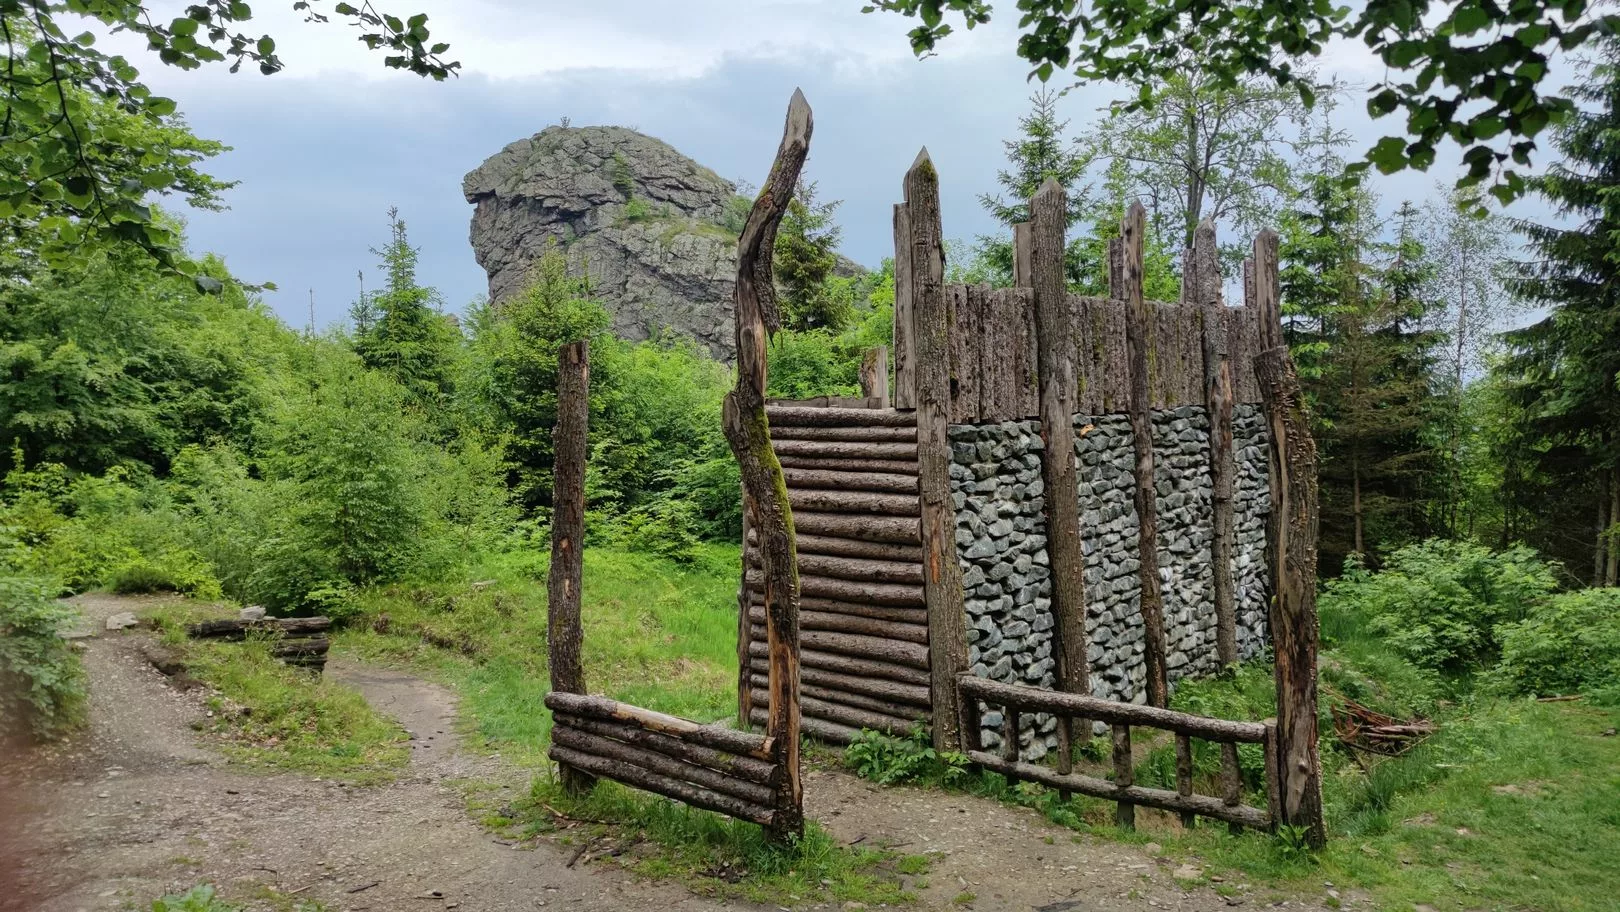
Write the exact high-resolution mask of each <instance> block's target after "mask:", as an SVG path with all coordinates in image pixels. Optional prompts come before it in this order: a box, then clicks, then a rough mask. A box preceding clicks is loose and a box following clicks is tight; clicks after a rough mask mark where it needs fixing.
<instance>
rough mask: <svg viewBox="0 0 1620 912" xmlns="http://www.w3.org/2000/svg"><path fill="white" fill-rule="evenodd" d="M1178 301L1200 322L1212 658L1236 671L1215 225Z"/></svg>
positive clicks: (1227, 384) (1228, 437)
mask: <svg viewBox="0 0 1620 912" xmlns="http://www.w3.org/2000/svg"><path fill="white" fill-rule="evenodd" d="M1182 299H1183V301H1184V302H1185V304H1186V306H1188V307H1192V308H1197V309H1198V312H1199V313H1200V314H1201V315H1202V316H1203V350H1204V352H1203V354H1204V412H1205V416H1206V417H1207V418H1208V419H1209V480H1210V488H1211V489H1212V497H1211V503H1210V515H1211V521H1210V526H1211V536H1212V537H1211V540H1210V546H1209V554H1210V565H1211V578H1212V580H1213V587H1214V598H1215V657H1216V659H1217V661H1218V662H1219V663H1220V665H1221V667H1222V668H1226V667H1228V666H1231V665H1236V664H1237V661H1238V648H1237V606H1236V601H1237V600H1236V589H1237V587H1236V583H1235V581H1234V580H1233V569H1232V555H1233V553H1234V552H1235V551H1236V548H1237V540H1236V532H1235V517H1234V514H1233V506H1232V484H1233V476H1234V475H1235V474H1236V471H1237V467H1236V466H1235V465H1234V464H1233V462H1232V359H1231V351H1230V348H1229V343H1228V341H1227V332H1226V328H1227V321H1226V313H1225V311H1226V307H1225V305H1224V304H1222V303H1221V275H1220V251H1219V249H1218V248H1217V247H1216V244H1215V223H1214V222H1212V221H1210V220H1209V219H1204V220H1203V221H1202V222H1200V223H1199V224H1198V229H1197V231H1195V232H1194V233H1193V246H1192V248H1191V249H1190V250H1188V251H1187V268H1186V269H1185V270H1184V271H1183V273H1182Z"/></svg>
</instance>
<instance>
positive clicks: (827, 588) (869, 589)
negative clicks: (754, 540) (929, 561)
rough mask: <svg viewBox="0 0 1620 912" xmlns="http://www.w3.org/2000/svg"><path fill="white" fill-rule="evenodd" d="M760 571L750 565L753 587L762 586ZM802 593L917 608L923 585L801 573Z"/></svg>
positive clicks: (748, 575) (746, 577)
mask: <svg viewBox="0 0 1620 912" xmlns="http://www.w3.org/2000/svg"><path fill="white" fill-rule="evenodd" d="M761 579H762V578H761V576H760V571H758V570H755V569H752V568H750V569H749V570H748V572H747V573H746V574H744V580H745V582H746V584H747V585H748V587H749V588H750V589H757V588H758V587H759V586H761V585H762V583H761ZM799 594H800V595H815V596H824V597H826V598H833V599H838V600H839V601H844V602H855V603H856V604H870V605H895V606H898V607H901V608H915V607H917V606H919V605H921V604H922V603H923V593H922V587H921V586H906V585H902V584H900V583H866V582H857V581H855V580H841V579H831V578H828V577H825V576H811V575H810V574H808V573H806V574H801V575H800V576H799Z"/></svg>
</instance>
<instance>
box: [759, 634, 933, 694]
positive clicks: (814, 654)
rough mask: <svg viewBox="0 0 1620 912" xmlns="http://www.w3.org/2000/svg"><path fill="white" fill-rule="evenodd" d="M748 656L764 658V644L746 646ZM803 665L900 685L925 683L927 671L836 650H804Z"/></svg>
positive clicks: (924, 685)
mask: <svg viewBox="0 0 1620 912" xmlns="http://www.w3.org/2000/svg"><path fill="white" fill-rule="evenodd" d="M748 655H749V656H750V658H758V657H764V656H765V655H766V650H765V644H764V643H750V644H749V645H748ZM800 655H801V657H802V658H803V664H804V667H806V668H820V669H822V670H823V671H836V672H840V673H842V674H855V675H866V676H869V677H873V678H879V679H882V680H887V681H898V682H900V683H902V684H916V685H918V686H921V687H927V686H928V680H929V679H928V670H927V668H926V667H921V666H917V665H912V664H902V663H899V662H894V661H890V660H888V659H884V658H876V659H873V658H866V657H863V656H861V655H845V654H843V653H837V652H821V651H817V650H810V649H806V650H804V652H802V653H801V654H800Z"/></svg>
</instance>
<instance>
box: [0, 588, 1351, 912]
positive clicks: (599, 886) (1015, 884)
mask: <svg viewBox="0 0 1620 912" xmlns="http://www.w3.org/2000/svg"><path fill="white" fill-rule="evenodd" d="M141 604H142V603H140V602H138V601H136V600H132V599H127V598H114V597H109V596H87V597H81V598H80V600H79V605H80V607H81V609H82V610H83V611H84V613H85V615H86V622H87V624H86V629H88V630H92V631H95V633H94V635H93V636H92V637H90V638H88V639H86V640H83V641H82V642H84V643H85V644H86V646H87V650H86V655H85V659H86V667H87V669H88V671H89V675H90V690H91V713H90V726H89V730H88V732H87V733H86V734H85V735H84V736H83V737H81V738H79V739H76V740H75V741H74V742H72V743H70V744H68V745H64V746H59V747H55V748H52V749H49V750H46V751H35V752H33V753H32V754H31V755H30V756H28V757H26V758H24V762H22V763H20V764H18V763H13V762H11V759H10V758H8V760H7V762H6V764H5V767H4V769H0V811H6V812H7V813H4V814H3V815H0V816H4V817H6V818H8V822H9V823H10V824H11V826H10V827H7V826H5V825H4V824H0V855H3V858H4V860H3V861H0V888H3V889H0V912H13V910H15V912H24V910H27V912H92V910H94V912H101V910H108V912H110V910H123V909H132V908H146V907H147V904H148V903H150V901H151V899H153V898H155V897H157V896H159V895H162V894H163V893H165V892H169V891H177V890H182V889H185V888H188V887H190V886H191V885H192V884H195V883H200V882H212V883H215V884H218V885H219V886H220V887H221V888H222V890H224V891H225V892H227V893H228V894H229V895H231V896H232V897H236V898H243V897H251V896H257V897H258V899H257V900H256V901H255V904H254V908H256V909H267V910H289V909H296V908H297V906H296V902H298V901H308V900H317V901H320V902H322V903H324V904H325V905H326V906H327V908H329V909H330V910H332V912H338V910H354V912H361V910H368V909H369V910H379V912H380V910H390V912H392V910H424V912H426V910H435V909H461V910H464V912H486V910H487V912H506V910H517V909H523V910H534V909H540V908H555V909H570V910H573V909H578V910H585V912H591V910H625V912H642V910H659V912H697V910H709V909H717V908H722V907H725V908H732V909H736V908H750V907H748V906H746V905H739V904H737V903H731V904H729V905H728V904H724V903H717V902H716V901H712V900H708V899H704V898H701V897H697V896H694V895H692V894H691V893H689V892H687V891H686V890H685V889H683V888H681V887H678V886H675V885H671V884H659V883H649V882H646V881H640V880H636V879H634V878H632V877H631V876H630V875H628V874H626V873H624V872H622V871H619V870H616V869H614V868H613V867H612V866H611V865H607V864H602V865H584V864H581V865H579V866H577V867H573V868H570V867H568V866H567V863H568V861H569V859H570V857H572V855H573V853H572V851H570V850H568V849H567V848H564V847H561V846H556V845H553V844H550V843H546V842H541V843H539V844H528V845H518V846H513V845H507V844H505V843H503V842H501V841H499V840H497V839H496V838H495V837H493V836H491V835H490V834H489V833H488V832H487V831H485V830H483V829H482V828H481V827H479V826H478V825H477V824H476V823H475V822H474V821H473V820H472V819H470V817H469V815H468V813H467V811H466V805H465V800H464V798H463V790H462V787H461V786H462V785H463V784H464V783H467V782H468V781H477V782H480V783H494V785H493V786H492V787H493V788H495V789H507V790H511V791H512V792H513V793H515V792H516V791H517V790H519V789H521V788H523V787H524V782H525V781H526V776H527V773H525V772H523V771H515V770H512V769H510V768H504V767H503V766H502V765H501V764H500V762H499V761H496V760H493V759H490V758H487V757H483V756H480V755H477V754H473V753H469V752H465V751H460V750H458V749H457V743H456V735H455V727H454V725H453V721H454V719H455V713H456V701H455V698H454V695H453V694H451V693H450V692H449V691H447V690H445V689H443V688H441V687H438V686H436V685H433V684H430V683H427V682H424V681H422V680H420V679H417V678H414V677H411V676H409V675H406V674H402V673H399V672H394V671H387V670H381V669H375V668H369V667H362V666H355V665H349V664H344V663H339V662H334V663H333V664H332V665H331V666H329V668H328V673H329V674H333V675H335V676H337V677H339V678H340V679H341V680H344V681H346V682H347V683H349V684H351V685H352V686H354V687H356V688H358V689H359V690H360V691H361V692H362V693H363V694H365V696H366V697H367V699H368V700H370V701H371V702H372V703H373V705H375V706H377V707H378V709H380V710H381V711H383V712H385V713H387V714H389V715H391V716H393V717H394V718H396V719H398V720H399V722H400V724H401V725H402V726H403V727H404V728H405V729H406V730H407V731H409V732H410V733H411V734H412V736H413V740H412V742H411V746H412V752H411V764H410V767H409V769H408V770H407V771H406V772H405V773H404V774H402V775H401V776H400V777H398V778H397V779H396V780H395V781H394V782H392V783H390V784H387V785H382V786H376V787H367V788H352V787H346V786H343V785H341V784H338V783H334V782H323V781H321V780H319V779H310V778H307V777H304V776H299V775H295V774H290V773H278V774H260V773H249V772H244V771H242V770H240V769H237V768H234V767H232V766H230V765H228V764H226V763H225V762H224V761H223V760H222V759H221V758H220V757H219V756H218V755H217V754H215V753H214V752H212V751H211V750H209V749H207V748H206V747H205V746H204V745H203V744H202V743H201V742H200V741H199V739H198V738H197V736H196V735H195V734H194V732H193V730H192V728H191V726H192V723H193V722H194V721H195V720H197V719H198V718H200V717H201V716H202V715H203V714H204V712H205V711H206V710H205V708H204V707H203V705H202V703H201V701H200V697H199V696H198V695H197V694H196V693H195V692H193V693H191V694H183V693H180V692H177V691H175V690H174V689H172V688H171V687H169V686H168V685H167V684H166V683H165V679H164V678H163V677H162V676H161V675H159V674H158V673H157V672H156V671H154V670H152V668H151V667H150V666H149V665H148V663H147V662H146V660H145V659H144V657H143V655H142V654H141V652H140V649H139V645H140V642H141V638H142V637H143V636H144V635H143V634H140V633H124V634H116V633H106V632H104V631H103V630H102V628H103V626H104V621H105V618H106V617H107V616H109V615H111V614H113V613H116V612H119V611H127V610H131V609H132V608H138V607H139V606H140V605H141ZM805 791H806V796H807V810H808V812H809V814H810V815H811V816H813V817H815V818H817V819H819V820H821V821H822V822H823V824H824V825H825V826H826V827H827V828H828V829H829V830H830V831H831V832H832V833H833V834H834V835H836V836H838V837H839V838H840V839H842V840H844V841H846V842H856V841H860V842H862V843H865V844H876V845H893V846H897V847H898V848H899V850H900V851H902V852H905V853H907V854H924V853H937V858H938V860H937V861H936V863H935V864H934V867H933V870H932V871H930V872H929V873H928V874H926V875H924V876H923V877H922V878H920V879H918V878H913V879H912V883H911V886H912V887H913V888H914V889H916V890H917V892H918V893H919V894H920V895H921V897H922V899H923V902H922V905H923V907H925V908H938V909H961V908H970V909H981V910H1002V909H1016V910H1036V912H1071V910H1072V912H1092V910H1096V912H1124V910H1131V912H1141V910H1150V909H1167V910H1182V912H1192V910H1224V909H1227V908H1229V906H1230V905H1232V904H1233V903H1230V902H1229V901H1228V900H1226V899H1224V898H1222V897H1221V896H1218V895H1217V894H1216V893H1215V891H1214V890H1213V889H1212V888H1211V887H1210V886H1207V885H1206V886H1201V887H1195V888H1192V889H1190V890H1189V889H1184V888H1183V886H1181V885H1180V884H1178V883H1177V881H1176V878H1175V875H1176V874H1178V873H1179V874H1180V875H1182V876H1183V877H1185V876H1189V875H1192V874H1193V873H1194V871H1193V870H1192V869H1187V868H1182V869H1180V870H1179V871H1178V870H1177V868H1176V867H1175V866H1173V865H1169V864H1167V863H1163V862H1161V861H1160V860H1156V859H1154V858H1153V857H1152V856H1151V855H1149V854H1147V853H1146V852H1145V851H1143V850H1141V849H1138V848H1136V847H1132V846H1125V845H1118V844H1113V843H1107V842H1104V841H1100V840H1092V839H1080V840H1078V841H1077V840H1075V839H1074V838H1073V834H1072V833H1070V832H1069V831H1067V830H1062V829H1059V828H1056V827H1053V826H1051V825H1050V824H1047V823H1046V822H1045V821H1043V820H1041V819H1040V818H1039V817H1038V816H1037V815H1036V814H1035V813H1034V812H1032V811H1026V810H1021V809H1014V808H1007V807H1004V806H1001V805H999V804H995V803H991V802H986V801H982V800H978V799H973V798H969V797H965V796H953V795H945V794H941V793H937V792H928V791H921V790H916V789H877V788H875V787H872V786H871V785H869V784H868V783H865V782H863V781H861V780H858V779H855V778H853V777H851V776H848V775H845V774H842V773H835V772H827V771H813V772H811V773H810V774H809V775H808V776H807V779H806V789H805ZM8 796H9V797H8ZM8 805H9V806H8ZM7 864H9V865H10V866H11V869H10V870H8V869H7V868H6V867H5V865H7ZM13 881H14V882H15V883H13ZM967 894H972V898H971V899H969V898H968V896H967ZM1262 897H1264V898H1265V899H1264V900H1263V899H1262ZM1274 902H1275V900H1274V899H1273V898H1272V897H1270V896H1269V894H1268V893H1267V892H1266V891H1256V892H1255V893H1254V894H1253V895H1252V896H1251V895H1247V894H1245V898H1244V901H1243V904H1244V905H1248V906H1251V907H1255V906H1262V905H1271V904H1273V903H1274ZM1319 903H1320V898H1316V899H1314V900H1311V901H1309V902H1305V901H1297V900H1296V901H1289V902H1286V903H1284V905H1285V906H1288V907H1293V908H1307V907H1311V906H1317V905H1318V904H1319ZM844 907H845V908H858V906H857V905H852V904H844Z"/></svg>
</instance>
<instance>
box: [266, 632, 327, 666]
mask: <svg viewBox="0 0 1620 912" xmlns="http://www.w3.org/2000/svg"><path fill="white" fill-rule="evenodd" d="M331 649H332V641H331V640H329V639H327V638H326V637H304V638H300V639H296V640H282V641H281V642H279V643H276V644H275V645H273V646H271V647H270V654H271V655H272V656H274V657H276V658H278V659H282V660H283V661H285V660H287V659H305V660H310V661H311V663H313V660H315V659H319V660H320V663H321V664H324V663H325V662H326V654H327V652H329V651H331Z"/></svg>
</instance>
